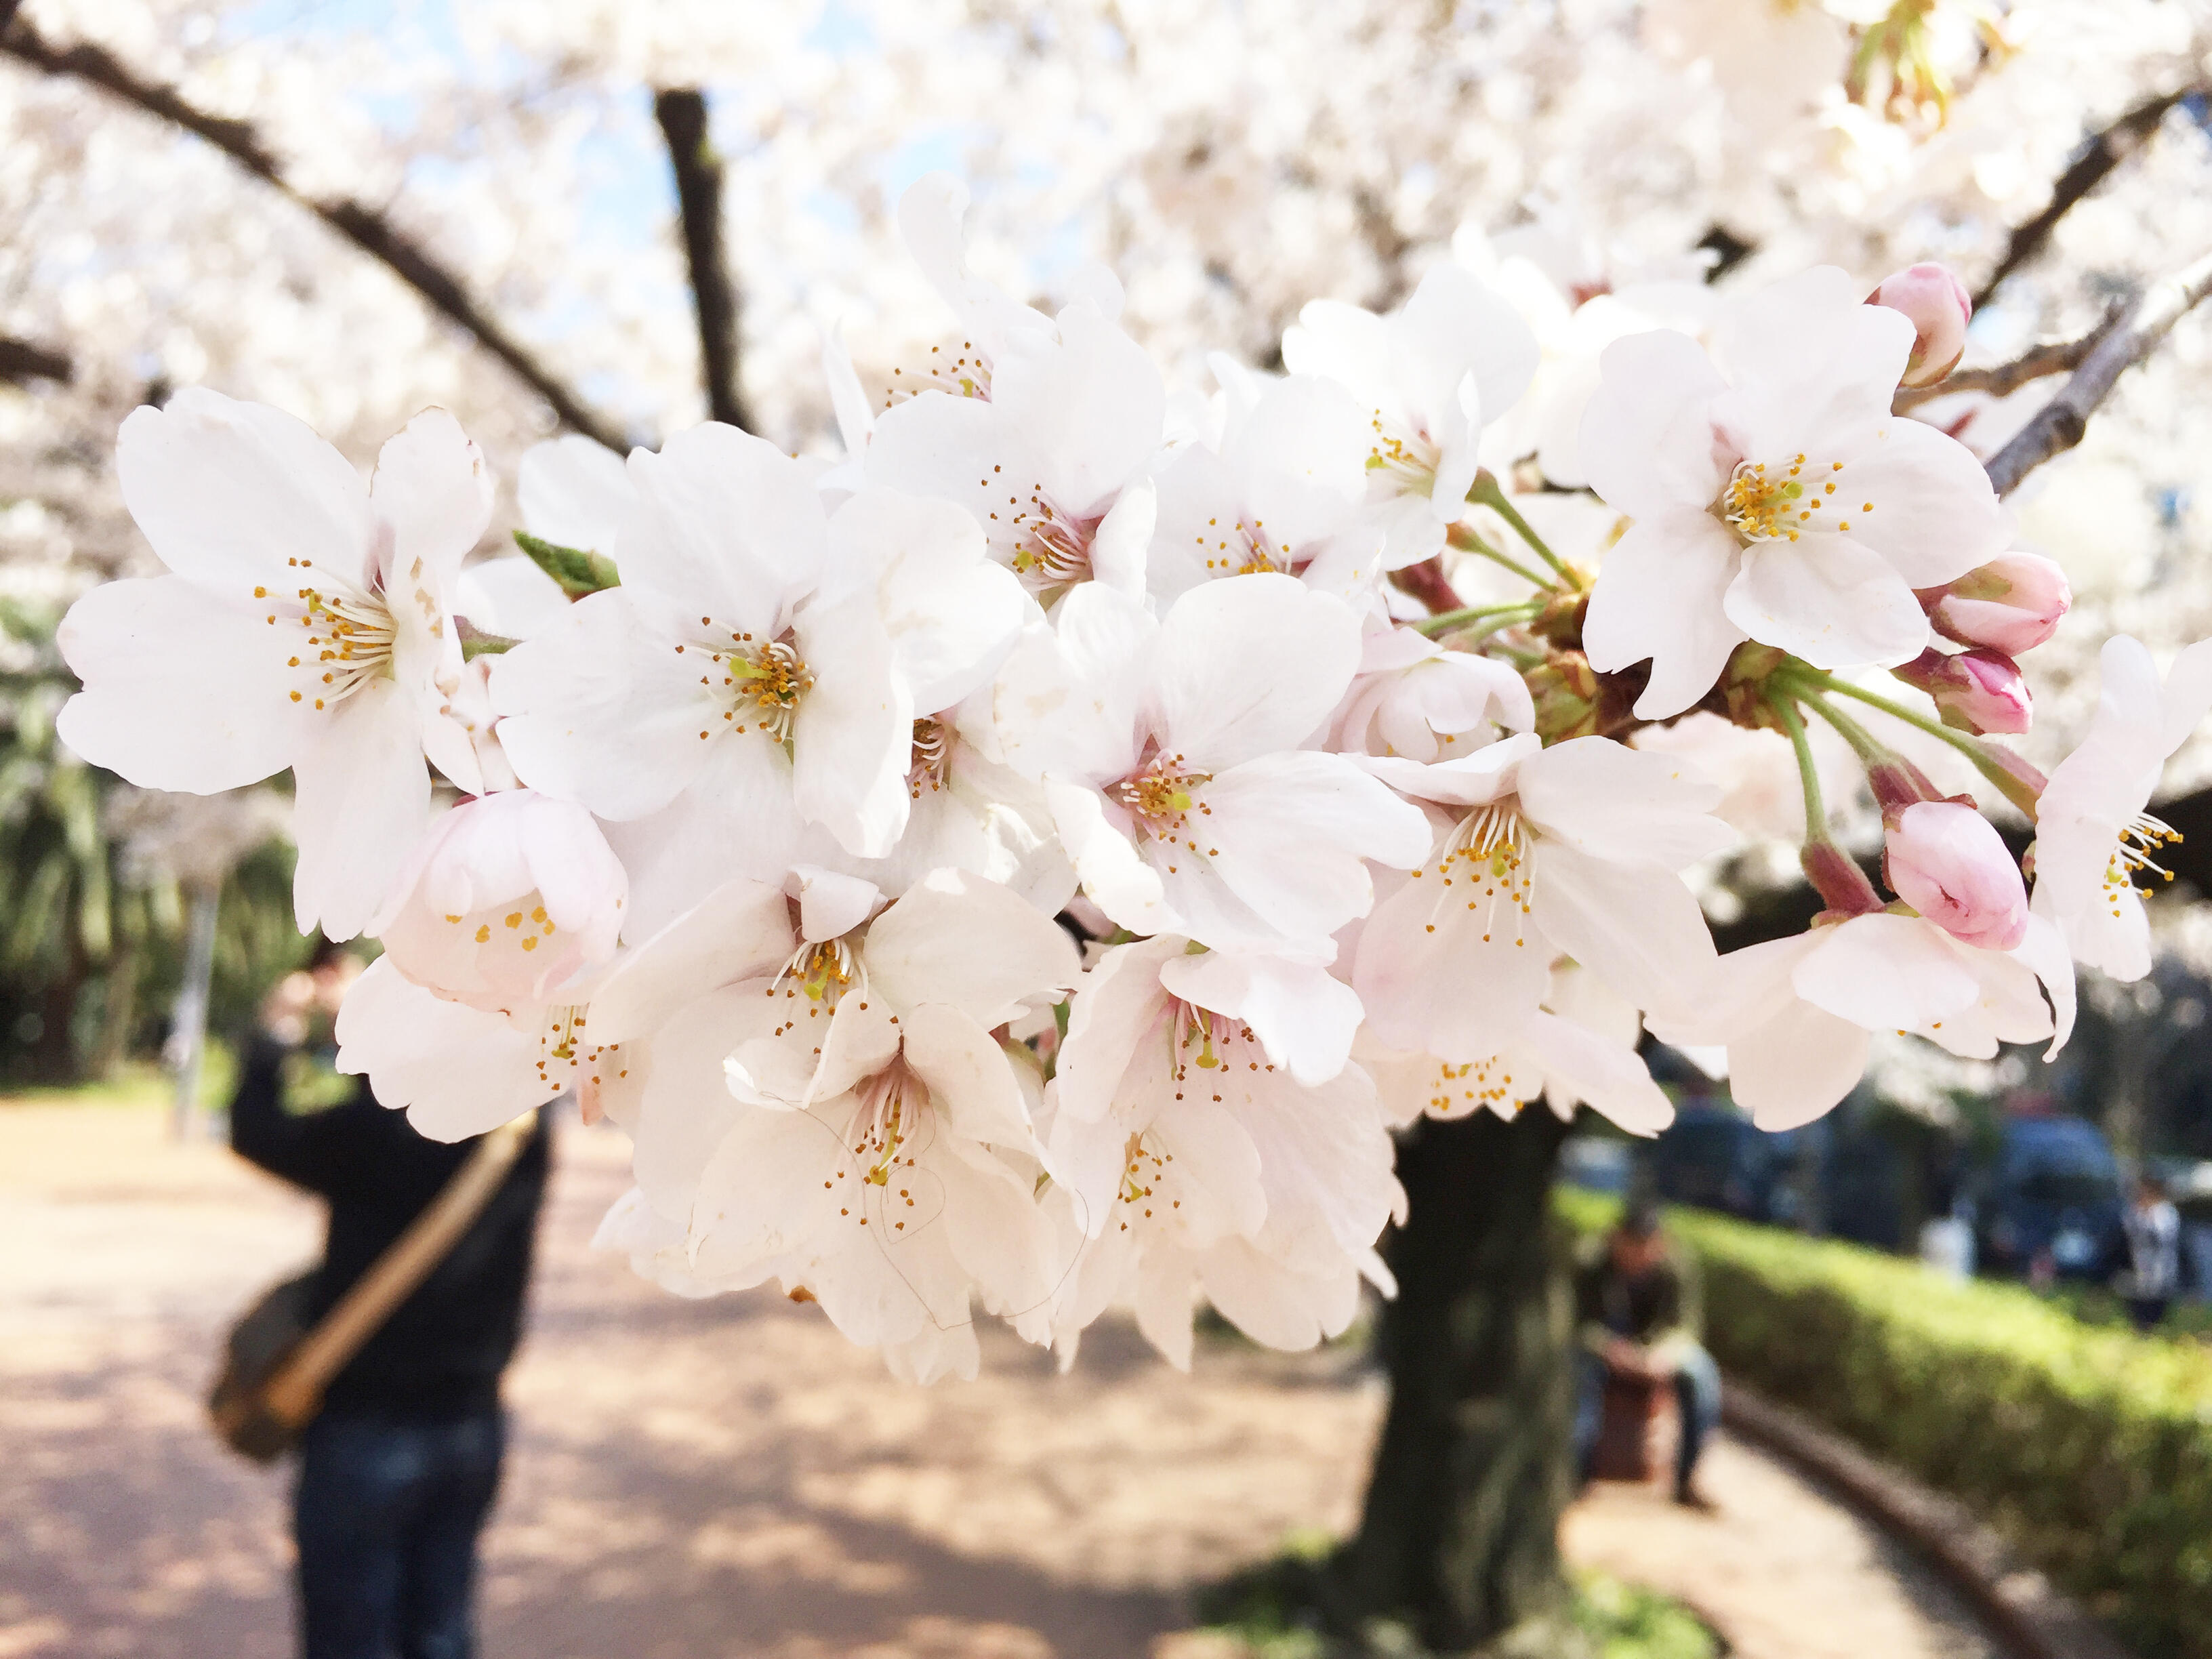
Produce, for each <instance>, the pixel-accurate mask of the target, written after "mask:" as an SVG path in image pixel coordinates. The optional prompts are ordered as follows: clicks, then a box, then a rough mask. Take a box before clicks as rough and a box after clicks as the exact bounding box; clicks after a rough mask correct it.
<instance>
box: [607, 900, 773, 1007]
mask: <svg viewBox="0 0 2212 1659" xmlns="http://www.w3.org/2000/svg"><path fill="white" fill-rule="evenodd" d="M792 945H793V941H792V937H791V920H790V907H789V905H788V904H787V902H786V901H785V899H784V896H783V894H782V893H781V891H780V890H777V889H776V888H774V887H771V886H769V884H767V883H765V882H758V881H749V880H747V879H746V878H744V877H742V876H740V877H738V878H735V879H733V880H731V881H726V882H724V883H723V884H721V885H720V886H719V887H717V888H715V889H714V890H713V891H711V892H709V893H708V895H707V896H706V897H704V898H702V899H701V900H700V901H699V902H698V903H697V904H696V905H694V906H693V907H692V908H690V909H689V910H687V911H685V912H684V914H683V915H681V916H679V917H678V918H677V919H676V920H675V921H671V922H670V923H669V924H668V925H667V926H666V927H663V928H661V929H660V930H659V932H657V933H654V934H653V936H652V937H650V938H649V939H646V940H645V942H644V943H643V944H641V945H637V946H635V948H634V949H632V950H629V951H624V952H623V955H622V956H621V957H618V958H617V961H616V963H615V964H614V966H613V967H611V968H610V969H608V970H607V974H606V977H605V978H604V979H602V980H601V981H599V984H598V985H597V986H595V987H593V988H592V996H591V1013H590V1020H591V1034H592V1041H593V1042H601V1043H615V1042H630V1041H632V1040H633V1039H635V1038H636V1037H641V1036H650V1035H651V1034H652V1032H653V1029H654V1027H655V1026H657V1025H658V1024H659V1023H660V1022H661V1021H662V1020H663V1019H664V1018H666V1017H667V1016H668V1014H669V1013H670V1012H672V1011H673V1010H674V1009H675V1008H677V1007H678V1006H682V1004H683V1003H684V1002H685V1001H686V1000H690V999H692V998H696V997H697V996H699V995H701V994H703V993H705V992H708V991H711V990H718V989H720V987H724V986H726V985H734V984H736V983H738V981H742V980H748V979H753V978H756V977H757V976H759V975H763V974H769V973H772V972H774V971H775V969H777V968H779V967H781V965H782V963H783V962H784V961H785V959H786V958H787V957H789V956H790V954H791V951H792Z"/></svg>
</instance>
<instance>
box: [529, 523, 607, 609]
mask: <svg viewBox="0 0 2212 1659" xmlns="http://www.w3.org/2000/svg"><path fill="white" fill-rule="evenodd" d="M514 544H515V545H516V546H517V547H519V548H520V549H521V550H523V551H524V552H526V553H527V554H528V555H529V556H531V559H532V561H533V562H535V563H536V564H537V566H538V568H539V569H540V570H542V571H544V573H545V574H547V575H549V576H550V577H551V578H552V579H553V580H555V581H556V582H557V583H559V584H560V587H561V591H562V592H563V593H566V594H567V595H568V597H569V598H570V599H582V598H583V597H584V596H585V595H586V593H596V592H599V590H600V589H601V588H603V587H618V586H621V585H622V578H621V577H620V576H619V575H617V574H616V572H615V562H614V561H613V560H612V559H611V558H609V557H608V556H606V555H605V554H604V553H592V552H587V551H586V550H584V549H582V548H580V547H562V546H561V545H559V544H557V543H554V542H549V541H547V540H545V539H544V538H543V537H539V536H533V535H532V534H531V533H530V532H528V531H526V530H518V531H516V532H514Z"/></svg>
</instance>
